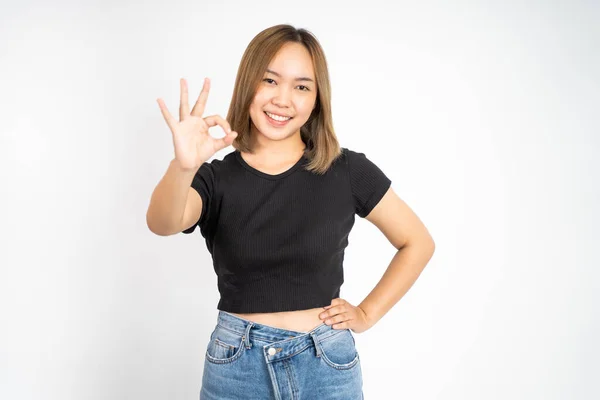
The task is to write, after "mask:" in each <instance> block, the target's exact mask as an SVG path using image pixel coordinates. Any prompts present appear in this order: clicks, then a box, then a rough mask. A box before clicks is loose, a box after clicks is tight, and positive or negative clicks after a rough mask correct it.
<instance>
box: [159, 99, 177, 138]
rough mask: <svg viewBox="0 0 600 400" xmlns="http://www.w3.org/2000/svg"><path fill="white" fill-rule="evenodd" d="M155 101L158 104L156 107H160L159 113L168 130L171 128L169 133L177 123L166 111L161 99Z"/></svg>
mask: <svg viewBox="0 0 600 400" xmlns="http://www.w3.org/2000/svg"><path fill="white" fill-rule="evenodd" d="M156 101H157V102H158V106H159V107H160V112H161V113H162V115H163V117H164V119H165V121H166V122H167V125H169V128H171V131H173V128H174V127H175V124H177V121H176V120H175V118H173V116H172V115H171V113H170V112H169V110H168V109H167V105H166V104H165V102H164V101H163V99H157V100H156Z"/></svg>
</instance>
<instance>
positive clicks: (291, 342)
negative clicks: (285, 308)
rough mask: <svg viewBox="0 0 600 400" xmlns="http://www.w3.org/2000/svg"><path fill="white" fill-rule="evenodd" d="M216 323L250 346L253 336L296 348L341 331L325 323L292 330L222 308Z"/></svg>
mask: <svg viewBox="0 0 600 400" xmlns="http://www.w3.org/2000/svg"><path fill="white" fill-rule="evenodd" d="M217 325H219V326H221V327H223V328H225V329H228V330H230V331H233V332H235V333H237V334H239V335H240V337H243V338H244V339H245V342H246V343H247V347H251V344H250V343H249V341H250V338H254V339H258V340H263V341H267V342H270V343H271V344H274V343H277V344H278V345H279V346H287V347H289V348H295V349H297V348H301V347H304V346H310V345H312V344H313V343H314V342H319V341H322V340H324V339H326V338H327V337H329V336H331V335H335V334H338V333H342V331H343V330H342V329H333V327H332V326H330V325H327V324H325V323H321V324H319V325H318V326H316V327H315V328H313V329H311V330H310V331H309V332H298V331H292V330H287V329H281V328H276V327H273V326H269V325H264V324H259V323H257V322H254V321H249V320H247V319H244V318H241V317H238V316H237V315H233V314H230V313H228V312H227V311H222V310H219V313H218V317H217ZM282 356H283V354H282Z"/></svg>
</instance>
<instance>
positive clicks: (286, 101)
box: [272, 85, 291, 107]
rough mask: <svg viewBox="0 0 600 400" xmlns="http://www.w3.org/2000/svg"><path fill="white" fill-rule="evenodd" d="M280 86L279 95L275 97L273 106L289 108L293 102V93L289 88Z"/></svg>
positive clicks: (276, 94)
mask: <svg viewBox="0 0 600 400" xmlns="http://www.w3.org/2000/svg"><path fill="white" fill-rule="evenodd" d="M283 86H284V85H281V86H279V88H278V90H277V93H275V95H274V96H273V100H272V101H273V104H275V105H276V106H278V107H289V106H290V102H291V91H290V90H289V89H288V88H285V87H283Z"/></svg>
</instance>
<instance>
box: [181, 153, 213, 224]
mask: <svg viewBox="0 0 600 400" xmlns="http://www.w3.org/2000/svg"><path fill="white" fill-rule="evenodd" d="M191 187H192V188H193V189H194V190H196V192H198V194H199V195H200V198H201V199H202V213H201V214H200V219H199V220H198V221H197V222H196V223H195V224H194V225H192V226H190V227H189V228H187V229H185V230H183V231H182V232H183V233H192V232H194V229H196V226H200V228H201V229H202V227H203V226H204V225H205V224H206V221H207V220H208V218H209V217H210V216H209V215H208V214H209V212H210V206H211V204H212V199H213V193H214V187H215V171H214V166H213V165H212V164H211V163H208V162H205V163H204V164H202V165H201V166H200V168H198V171H196V174H195V175H194V179H193V180H192V184H191Z"/></svg>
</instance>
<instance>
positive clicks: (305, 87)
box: [298, 85, 310, 92]
mask: <svg viewBox="0 0 600 400" xmlns="http://www.w3.org/2000/svg"><path fill="white" fill-rule="evenodd" d="M298 87H302V88H304V89H300V90H302V91H305V92H308V91H309V90H310V89H309V88H308V87H307V86H304V85H299V86H298Z"/></svg>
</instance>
